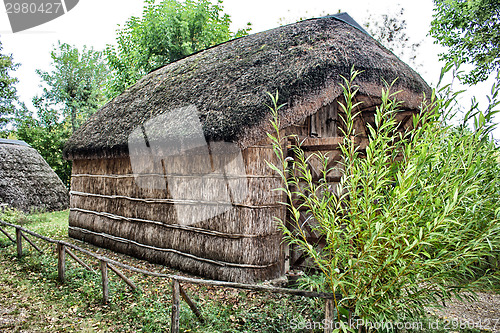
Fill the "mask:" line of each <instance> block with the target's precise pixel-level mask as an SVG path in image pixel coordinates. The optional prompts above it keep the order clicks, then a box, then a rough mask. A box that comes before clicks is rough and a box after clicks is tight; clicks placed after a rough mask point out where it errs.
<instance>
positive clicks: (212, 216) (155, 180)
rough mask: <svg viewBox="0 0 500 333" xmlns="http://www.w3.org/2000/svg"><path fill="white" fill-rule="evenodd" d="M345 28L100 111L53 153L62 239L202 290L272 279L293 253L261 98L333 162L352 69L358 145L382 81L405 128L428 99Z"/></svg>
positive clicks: (302, 37)
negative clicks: (168, 269)
mask: <svg viewBox="0 0 500 333" xmlns="http://www.w3.org/2000/svg"><path fill="white" fill-rule="evenodd" d="M346 18H347V19H346ZM349 19H350V18H349V17H348V16H347V17H346V16H345V14H344V16H343V17H340V18H339V17H335V16H328V17H323V18H318V19H310V20H306V21H302V22H299V23H295V24H290V25H287V26H282V27H279V28H276V29H272V30H269V31H265V32H261V33H257V34H253V35H250V36H247V37H243V38H238V39H235V40H231V41H229V42H226V43H223V44H220V45H217V46H215V47H212V48H209V49H207V50H204V51H201V52H198V53H196V54H194V55H191V56H189V57H186V58H184V59H181V60H178V61H176V62H174V63H171V64H168V65H166V66H164V67H162V68H159V69H157V70H155V71H153V72H151V73H150V74H148V75H146V76H145V77H144V78H143V79H141V80H140V81H139V82H137V83H136V84H135V85H134V86H132V87H130V88H129V89H127V90H126V91H125V92H124V93H122V94H121V95H120V96H118V97H116V98H115V99H113V100H112V101H111V102H109V103H108V104H106V105H105V106H104V107H103V108H102V109H101V110H100V111H99V112H97V113H96V114H95V115H93V116H92V117H91V118H90V120H89V121H88V122H87V123H86V124H84V125H83V126H82V127H80V129H79V130H78V131H77V132H76V133H75V134H74V135H73V136H72V137H71V138H70V140H69V141H68V143H67V145H66V147H65V150H64V155H65V157H66V158H68V159H71V160H73V177H72V192H71V194H72V195H71V213H70V230H69V233H70V236H72V237H75V238H79V239H83V240H86V241H89V242H92V243H95V244H98V245H101V246H105V247H109V248H112V249H115V250H118V251H122V252H125V253H130V254H133V255H136V256H139V257H143V258H146V259H149V260H153V261H157V262H161V263H165V264H169V265H172V266H175V267H178V268H180V269H184V270H187V271H191V272H194V273H197V274H200V275H205V276H208V277H211V278H218V279H226V280H235V281H256V280H262V279H267V278H272V277H276V276H279V275H281V274H283V272H284V270H285V269H287V267H285V265H286V262H287V260H288V261H289V260H290V256H291V255H290V256H288V255H287V254H286V252H287V251H288V250H287V249H286V247H285V246H284V245H282V244H281V233H280V231H279V230H278V229H277V227H276V225H275V223H274V222H273V217H275V216H277V217H285V214H286V211H285V209H284V208H283V207H281V206H279V205H278V204H277V202H278V201H280V200H281V199H282V198H281V197H280V195H279V194H277V193H276V192H272V191H271V190H272V189H273V188H276V187H279V186H280V180H279V178H278V177H276V175H274V174H273V173H272V172H271V170H269V168H268V167H267V165H266V160H267V161H272V159H273V152H272V149H271V147H270V146H269V143H268V141H267V136H266V133H267V132H268V131H271V126H270V123H269V119H270V115H269V110H268V108H267V106H266V105H267V104H269V101H270V100H269V96H267V94H266V92H275V91H279V94H280V101H279V102H280V103H286V107H284V108H282V109H281V111H280V116H281V124H282V127H283V128H284V129H285V131H286V132H287V133H294V134H297V135H299V136H302V137H304V138H309V139H308V140H309V141H307V142H306V144H308V145H309V148H310V149H311V150H332V152H333V151H335V143H336V142H338V138H337V136H338V135H339V134H340V131H338V126H341V122H340V121H339V119H340V118H339V113H340V112H341V111H339V109H338V108H337V106H338V102H337V101H338V100H341V99H342V97H341V93H342V89H341V87H340V85H339V83H341V82H342V76H344V77H349V75H350V70H351V68H352V67H353V66H354V67H355V68H356V69H358V70H362V71H363V73H362V74H361V75H359V76H358V78H357V80H356V81H355V83H356V84H357V85H359V87H360V88H359V94H358V99H360V100H362V101H363V102H364V103H363V104H362V106H360V109H361V111H362V117H360V123H359V124H358V125H357V126H358V127H359V129H358V134H359V135H360V136H366V133H365V132H364V131H365V129H366V126H364V125H365V123H366V122H371V121H373V110H374V108H375V106H376V105H377V104H379V103H380V95H381V90H382V88H384V81H385V82H392V81H393V80H395V79H397V82H396V85H395V88H394V89H397V90H400V91H401V93H400V94H399V99H400V100H402V101H404V103H403V105H402V109H403V111H402V112H401V113H400V115H399V119H400V120H401V122H402V123H403V126H406V123H407V122H409V120H410V119H411V114H412V113H413V112H415V111H416V110H418V108H419V105H420V103H421V101H422V95H423V93H427V94H429V93H430V88H429V87H428V85H427V84H426V83H425V82H424V81H423V80H422V78H421V77H420V76H419V75H418V74H417V73H416V72H414V71H413V70H412V69H411V68H410V67H409V66H407V65H406V64H404V63H403V62H402V61H401V60H399V59H398V58H397V57H396V56H395V55H394V54H392V53H391V52H390V51H388V50H387V49H385V48H384V47H383V46H381V45H380V44H379V43H378V42H376V41H375V40H374V39H373V38H372V37H370V36H369V35H367V34H366V33H365V32H363V31H361V30H360V29H359V27H356V26H355V25H356V24H355V22H354V21H352V19H351V21H350V20H349ZM337 161H338V159H337ZM336 177H337V176H334V175H332V181H338V179H337V178H336ZM193 179H195V180H193ZM192 181H195V183H193V182H192ZM223 197H224V198H226V199H227V200H225V199H224V200H223V199H221V198H223ZM181 206H182V207H183V209H181Z"/></svg>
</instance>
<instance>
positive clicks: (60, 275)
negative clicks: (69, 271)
mask: <svg viewBox="0 0 500 333" xmlns="http://www.w3.org/2000/svg"><path fill="white" fill-rule="evenodd" d="M65 272H66V249H65V246H64V245H62V244H61V243H57V279H58V280H59V282H61V283H64V275H65Z"/></svg>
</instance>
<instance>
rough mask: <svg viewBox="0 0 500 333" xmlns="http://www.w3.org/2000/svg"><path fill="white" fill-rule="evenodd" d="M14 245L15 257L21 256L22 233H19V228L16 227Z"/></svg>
mask: <svg viewBox="0 0 500 333" xmlns="http://www.w3.org/2000/svg"><path fill="white" fill-rule="evenodd" d="M16 245H17V257H18V258H21V257H22V256H23V235H22V234H21V229H19V228H16Z"/></svg>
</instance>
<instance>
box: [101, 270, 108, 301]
mask: <svg viewBox="0 0 500 333" xmlns="http://www.w3.org/2000/svg"><path fill="white" fill-rule="evenodd" d="M101 277H102V302H103V303H104V304H108V301H109V280H108V263H107V262H105V261H104V260H101Z"/></svg>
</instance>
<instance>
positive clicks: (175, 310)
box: [0, 220, 341, 333]
mask: <svg viewBox="0 0 500 333" xmlns="http://www.w3.org/2000/svg"><path fill="white" fill-rule="evenodd" d="M0 225H4V226H8V227H12V228H15V230H16V236H15V239H14V238H13V237H12V236H11V235H10V234H9V233H8V232H7V231H5V230H4V229H3V228H2V227H0V232H2V233H3V234H5V236H7V238H8V239H9V240H10V241H12V242H13V243H15V244H16V247H17V256H18V257H19V258H21V257H22V255H23V243H22V240H23V239H24V240H26V241H27V242H28V243H29V244H30V245H31V246H32V247H33V248H34V249H35V250H37V251H38V252H40V253H43V250H42V249H40V248H39V247H38V246H37V245H36V244H35V243H33V242H32V241H31V240H30V239H29V238H28V237H27V236H26V234H28V235H31V236H33V237H36V238H39V239H42V240H44V241H46V242H49V243H52V244H56V245H57V255H58V261H57V272H58V280H59V282H60V283H64V279H65V270H66V254H67V255H68V256H70V257H71V258H72V259H73V260H75V261H76V262H77V263H78V264H80V265H81V266H83V267H84V268H85V269H87V270H89V271H91V272H94V273H96V274H97V272H96V271H95V270H94V269H92V268H91V267H90V266H89V265H88V264H86V263H85V262H84V261H82V260H81V259H80V258H78V257H77V256H76V255H75V253H73V251H72V250H75V251H79V252H81V253H84V254H86V255H88V256H90V257H93V258H95V259H98V260H99V262H100V274H101V279H102V295H103V302H104V303H105V304H106V303H108V302H109V278H108V269H109V270H111V271H113V272H114V273H115V274H116V275H117V276H118V277H119V278H121V279H122V280H123V281H125V283H126V284H127V285H128V287H129V288H130V289H132V290H135V289H137V286H136V285H135V284H134V282H133V281H132V280H130V279H129V278H127V277H126V276H125V275H124V274H123V273H122V272H121V271H120V270H119V269H118V268H117V267H121V268H123V269H127V270H130V271H132V272H136V273H140V274H144V275H149V276H156V277H161V278H166V279H170V280H172V316H171V332H172V333H174V332H175V333H176V332H179V315H180V299H181V298H182V299H183V300H184V301H185V302H186V303H187V305H188V306H189V308H190V309H191V310H192V311H193V313H194V314H195V315H196V317H197V318H198V320H200V322H202V323H203V322H204V321H205V320H204V318H203V316H202V314H201V312H200V310H199V308H198V307H197V306H196V304H195V303H194V302H193V300H192V299H191V298H190V297H189V296H188V295H187V293H186V292H185V290H184V289H183V288H182V286H181V284H180V283H181V282H182V283H188V284H201V285H210V286H218V287H226V288H236V289H244V290H252V291H261V292H269V293H278V294H288V295H296V296H302V297H316V298H323V299H325V321H326V322H327V323H328V322H333V319H334V309H335V307H334V302H335V301H336V300H340V299H341V296H340V295H334V294H331V293H319V292H311V291H306V290H300V289H289V288H277V287H270V286H264V285H257V284H244V283H235V282H227V281H216V280H204V279H194V278H188V277H184V276H180V275H175V274H163V273H157V272H151V271H146V270H142V269H139V268H136V267H132V266H129V265H126V264H123V263H121V262H118V261H115V260H113V259H110V258H107V257H105V256H102V255H99V254H96V253H93V252H91V251H88V250H85V249H83V248H81V247H79V246H77V245H74V244H71V243H68V242H65V241H61V240H55V239H52V238H49V237H45V236H42V235H39V234H37V233H35V232H33V231H31V230H28V229H25V228H23V227H22V226H19V225H16V224H11V223H7V222H4V221H2V220H0ZM329 326H331V325H325V328H324V331H325V332H332V331H333V329H332V328H331V327H329Z"/></svg>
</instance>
